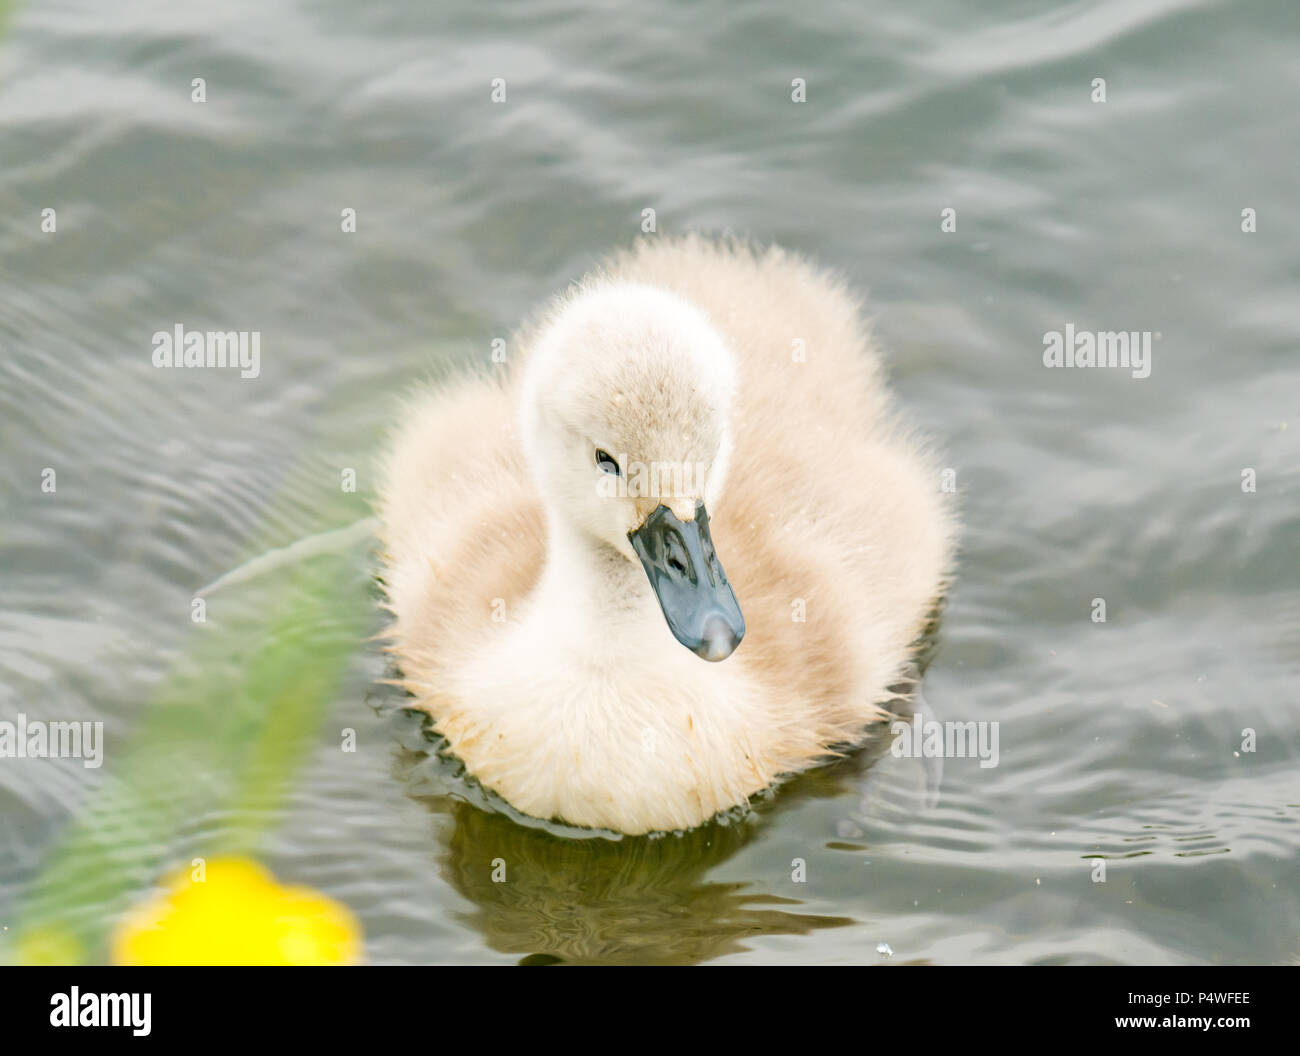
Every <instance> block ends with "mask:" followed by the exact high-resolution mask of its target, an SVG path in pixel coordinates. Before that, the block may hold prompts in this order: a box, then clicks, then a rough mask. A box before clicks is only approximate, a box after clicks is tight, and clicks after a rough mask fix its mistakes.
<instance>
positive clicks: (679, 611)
mask: <svg viewBox="0 0 1300 1056" xmlns="http://www.w3.org/2000/svg"><path fill="white" fill-rule="evenodd" d="M627 537H628V540H629V541H630V542H631V543H632V549H633V550H635V551H636V554H637V557H639V558H640V559H641V564H642V565H643V566H645V571H646V575H647V576H649V577H650V586H651V587H652V588H654V592H655V597H657V598H658V599H659V607H660V608H661V609H663V613H664V619H666V620H667V621H668V629H669V630H670V631H672V632H673V637H674V638H676V639H677V640H678V641H679V642H681V643H682V645H684V646H686V648H687V649H689V650H690V651H691V652H693V653H694V654H695V655H696V656H700V657H703V658H704V659H705V660H713V661H717V660H725V659H726V658H727V657H729V656H730V655H731V654H732V653H733V652H735V651H736V646H738V645H739V644H740V640H741V639H742V638H744V637H745V617H744V615H743V614H742V613H741V611H740V603H739V602H737V601H736V595H735V592H734V591H733V590H732V589H731V584H730V583H729V582H727V574H726V573H725V572H724V571H723V570H722V565H721V564H720V563H719V561H718V555H717V554H716V553H714V551H713V539H712V538H711V537H710V535H709V515H708V513H707V512H706V511H705V509H704V503H702V502H701V503H697V504H696V507H695V520H693V521H680V520H678V519H677V515H676V514H675V513H673V511H672V510H670V509H669V508H668V507H667V506H663V505H660V506H657V507H655V510H654V512H653V513H651V514H650V516H649V517H647V518H646V519H645V523H643V524H642V525H641V527H640V528H637V529H636V530H635V531H632V532H628V535H627Z"/></svg>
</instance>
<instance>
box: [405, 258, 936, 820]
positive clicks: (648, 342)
mask: <svg viewBox="0 0 1300 1056" xmlns="http://www.w3.org/2000/svg"><path fill="white" fill-rule="evenodd" d="M520 345H521V347H522V348H523V349H524V352H523V355H522V356H521V357H520V364H519V366H518V367H517V368H514V367H513V365H512V369H511V371H509V372H508V373H506V374H505V375H504V376H503V377H501V378H498V379H494V380H485V379H480V378H473V379H466V380H463V381H461V382H459V383H457V384H455V385H452V386H450V387H444V388H442V389H440V390H438V391H436V392H426V393H423V394H422V395H420V396H417V397H416V399H415V400H414V401H413V402H412V403H411V404H410V405H409V406H408V408H407V411H406V414H405V416H404V420H403V421H402V422H401V423H400V425H399V427H398V429H397V431H396V433H395V436H394V440H393V443H392V446H391V449H390V451H389V453H388V456H387V459H386V462H385V466H384V473H383V485H382V488H381V496H382V498H381V501H380V510H379V513H380V518H381V521H382V523H383V530H382V531H383V543H384V549H385V564H386V569H385V582H386V585H387V591H388V605H389V608H390V610H391V612H392V614H393V616H394V620H393V624H392V626H391V629H390V637H391V641H392V646H391V648H392V651H393V652H394V653H395V654H396V656H397V658H398V662H399V664H400V666H401V669H402V672H403V675H404V680H403V684H404V685H406V686H407V687H408V688H409V689H410V690H411V692H412V693H413V694H414V695H415V698H416V700H415V703H416V705H417V706H418V707H420V708H422V709H424V710H426V711H428V712H429V713H430V714H431V715H432V716H433V718H434V720H435V727H436V729H437V730H438V731H439V732H440V733H442V734H443V735H444V736H445V737H446V739H447V741H448V744H449V747H450V749H451V750H452V751H453V752H454V753H455V754H456V755H457V756H458V757H459V758H460V759H461V760H462V761H463V762H464V763H465V766H466V767H467V769H468V771H469V772H470V773H471V774H473V775H474V776H475V777H476V778H477V779H478V780H479V781H481V782H482V783H483V784H484V785H486V786H487V787H488V788H491V789H493V790H494V791H496V792H497V793H499V794H500V795H501V796H503V797H504V798H505V799H507V800H509V801H510V802H511V803H512V804H514V806H515V807H517V808H518V809H519V810H521V811H523V812H525V813H527V814H531V815H534V816H537V817H541V818H558V819H561V820H563V821H566V822H569V823H571V824H575V825H585V826H595V827H600V828H608V829H614V830H617V831H620V832H624V833H631V834H637V833H646V832H651V831H656V830H670V829H682V828H689V827H691V826H694V825H698V824H699V823H701V822H703V821H705V820H707V819H708V818H709V817H710V816H712V815H713V814H715V813H717V812H718V811H720V810H725V809H727V808H729V807H732V806H735V805H737V804H740V803H743V802H744V801H745V800H746V799H747V798H748V797H749V796H751V795H753V794H754V793H756V792H758V791H760V790H762V789H764V788H766V787H767V786H768V785H770V784H771V783H772V782H773V781H774V780H775V779H776V778H778V777H779V776H780V775H782V774H786V773H790V772H793V771H797V770H800V769H804V768H806V767H808V766H810V765H813V764H815V763H817V762H818V761H819V760H822V759H825V758H826V757H827V755H828V754H829V753H830V751H831V750H832V748H833V747H834V746H836V745H844V744H848V743H853V742H855V741H860V740H861V739H862V738H863V737H864V735H865V734H866V733H867V731H868V727H869V726H870V725H871V724H872V723H873V722H875V721H876V720H879V719H880V718H881V717H882V716H883V712H882V711H881V709H880V708H879V706H878V705H879V703H880V702H882V701H884V700H887V699H889V697H890V696H891V694H890V687H891V686H894V685H896V684H897V683H898V682H899V680H900V679H902V678H904V677H905V676H906V674H907V671H908V666H909V662H910V660H911V656H912V650H913V646H914V644H915V643H916V641H917V638H918V636H919V635H920V633H921V631H922V629H923V627H924V624H925V621H926V618H927V616H928V614H929V612H930V609H931V607H932V605H933V603H934V601H935V599H936V598H937V596H938V594H939V592H940V591H941V589H942V587H943V584H944V580H945V577H946V575H947V573H948V571H949V567H950V562H951V558H952V547H953V535H954V529H953V520H952V516H951V513H950V510H949V509H948V507H947V505H946V504H945V502H944V501H943V500H944V496H943V494H942V493H941V491H940V488H939V478H938V474H937V473H936V472H935V469H934V467H933V466H932V465H931V463H930V461H929V460H928V458H927V457H926V456H925V455H924V454H923V452H922V450H921V449H920V448H919V447H918V445H917V444H916V443H915V442H914V441H913V440H912V439H910V438H909V436H908V435H907V434H906V433H904V432H902V431H900V429H899V426H898V424H897V422H896V421H895V419H894V415H893V412H892V410H891V408H890V403H889V398H888V395H887V393H886V391H885V389H884V387H883V380H882V378H881V372H880V366H879V363H878V359H877V356H876V353H875V351H874V349H873V347H872V345H871V343H870V339H869V337H868V335H867V333H866V330H865V328H864V326H863V324H862V322H861V320H860V318H859V316H858V310H857V304H856V302H855V301H854V300H853V299H852V298H851V297H850V296H849V295H848V294H847V293H846V292H845V290H844V289H843V287H842V285H841V284H840V283H839V282H838V281H837V280H836V279H834V278H832V277H830V276H828V275H827V274H825V273H823V272H821V271H819V270H817V269H815V268H814V267H812V266H811V265H810V264H808V263H806V262H805V261H803V260H801V259H799V258H797V257H794V256H791V255H789V254H786V253H783V252H782V251H780V250H777V249H770V250H767V251H765V252H754V251H751V250H749V249H747V248H742V247H736V246H733V245H730V244H718V243H714V242H711V241H708V240H705V239H702V238H696V237H691V238H686V239H681V240H664V241H654V242H647V243H644V244H642V245H640V246H639V247H637V248H636V249H635V250H632V251H630V252H628V253H625V254H622V255H619V256H616V257H615V258H613V259H612V260H611V261H610V262H608V264H607V265H606V266H605V267H604V268H602V269H600V270H599V271H597V272H595V273H593V274H592V275H590V276H588V277H587V279H585V280H584V281H583V283H582V284H581V285H580V286H579V287H578V288H577V289H576V290H575V291H573V292H571V293H569V294H566V295H564V296H561V297H560V298H558V300H557V301H556V302H555V303H554V304H553V305H552V306H551V307H550V309H549V310H548V312H547V313H546V314H545V315H544V316H543V317H542V319H541V321H540V323H539V325H537V326H536V327H535V328H534V329H533V330H532V331H531V332H529V333H527V334H525V335H523V337H522V339H521V342H520ZM724 569H725V571H724Z"/></svg>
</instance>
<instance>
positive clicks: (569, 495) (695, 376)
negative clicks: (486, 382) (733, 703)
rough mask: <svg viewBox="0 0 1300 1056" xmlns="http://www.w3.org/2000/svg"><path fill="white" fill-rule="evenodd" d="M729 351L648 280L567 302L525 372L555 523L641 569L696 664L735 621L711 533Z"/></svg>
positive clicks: (527, 420) (724, 448)
mask: <svg viewBox="0 0 1300 1056" xmlns="http://www.w3.org/2000/svg"><path fill="white" fill-rule="evenodd" d="M734 388H735V372H734V366H733V364H732V360H731V354H730V352H729V350H728V348H727V345H726V342H725V341H724V339H723V338H722V336H721V335H720V334H719V333H718V332H717V330H716V329H714V327H713V325H712V324H711V323H710V321H709V319H708V317H707V316H706V315H705V314H704V313H703V312H701V311H700V310H699V309H698V308H696V307H694V306H693V305H691V304H690V303H688V302H687V301H685V300H684V299H682V298H681V297H679V296H677V295H675V294H673V293H670V292H668V291H666V290H662V289H659V288H656V287H653V286H646V285H641V284H636V283H622V282H609V283H603V284H600V285H597V286H594V287H590V288H586V289H583V290H580V291H578V292H577V293H575V294H573V295H570V296H568V297H566V298H565V299H564V300H563V301H562V302H561V303H560V304H559V305H558V307H557V308H556V309H555V310H554V311H553V312H552V314H551V316H550V317H549V319H548V320H547V321H546V323H545V325H544V326H543V327H542V329H541V331H540V332H539V334H538V337H537V340H536V342H535V344H534V347H533V349H532V352H531V354H530V358H529V361H528V364H527V366H526V368H525V373H524V378H523V397H522V403H521V423H520V424H521V428H522V435H523V440H524V447H525V451H526V453H527V457H528V464H529V469H530V472H531V474H532V476H533V479H534V481H535V483H536V485H537V487H538V489H539V491H540V493H541V495H542V498H543V501H544V502H545V504H546V506H547V509H548V512H549V514H550V518H551V523H552V524H553V525H555V526H556V527H555V530H559V531H564V530H570V531H576V532H578V533H580V534H581V535H582V536H585V537H586V538H587V539H589V540H591V541H593V542H594V543H596V544H598V545H604V546H608V547H609V548H610V549H612V550H613V551H615V552H617V553H618V554H621V555H622V556H623V557H624V558H626V559H627V560H629V561H633V562H639V563H640V564H641V565H642V567H644V569H645V572H646V574H647V576H648V577H649V580H650V585H651V586H652V588H653V589H654V592H655V595H656V597H657V598H658V600H659V604H660V607H661V608H662V610H663V613H664V617H665V619H667V621H668V626H669V629H670V630H671V631H672V632H673V635H674V636H675V637H676V638H677V640H678V641H679V642H681V643H682V644H683V645H685V646H686V647H687V648H689V649H691V650H692V651H693V652H695V653H696V654H697V655H699V656H702V657H703V658H704V659H706V660H723V659H726V657H728V656H730V655H731V653H732V652H733V651H734V650H735V648H736V646H737V645H739V644H740V639H741V638H742V637H743V636H744V633H745V622H744V617H743V616H742V615H741V612H740V606H739V604H738V603H737V601H736V597H735V594H734V593H733V592H732V590H731V586H730V584H729V583H728V581H727V578H726V574H725V573H724V572H723V569H722V565H721V564H720V563H719V561H718V558H717V555H716V554H715V553H714V550H713V541H712V538H711V537H710V534H709V524H708V512H707V507H708V505H709V504H711V503H714V502H716V501H717V499H718V498H719V496H720V495H721V490H722V485H723V482H724V479H725V475H726V469H727V458H728V453H729V451H730V447H731V439H730V435H729V430H728V414H729V410H730V406H731V400H732V394H733V391H734Z"/></svg>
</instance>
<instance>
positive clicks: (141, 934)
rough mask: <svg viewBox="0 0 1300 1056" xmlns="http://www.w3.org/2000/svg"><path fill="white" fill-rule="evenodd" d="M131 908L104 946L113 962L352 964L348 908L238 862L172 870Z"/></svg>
mask: <svg viewBox="0 0 1300 1056" xmlns="http://www.w3.org/2000/svg"><path fill="white" fill-rule="evenodd" d="M164 887H165V890H164V891H163V892H162V893H161V894H159V895H157V896H156V897H154V898H151V899H150V900H149V901H147V902H145V903H143V904H142V905H139V906H137V907H136V908H135V909H133V910H131V911H130V912H129V913H127V915H126V916H125V917H123V918H122V920H121V921H120V922H119V923H118V926H117V928H116V930H115V931H114V933H113V937H112V940H111V942H110V945H109V950H110V957H111V959H112V961H113V963H114V964H355V963H357V962H358V961H359V960H360V958H361V929H360V927H359V925H358V924H357V921H356V918H355V917H354V916H353V915H352V913H351V911H349V910H348V908H347V907H346V906H344V905H342V904H341V903H339V902H335V901H334V900H333V899H331V898H327V897H326V896H325V895H322V894H321V893H320V892H319V891H313V890H312V889H311V888H309V887H284V886H282V885H280V884H278V883H276V880H275V877H273V876H272V875H271V874H270V873H269V872H268V871H267V870H266V869H264V868H263V867H262V866H260V865H258V864H257V863H256V862H251V861H249V860H247V859H245V858H215V859H213V860H212V861H209V862H207V863H206V865H196V867H195V868H194V869H179V870H177V871H176V872H175V873H173V874H171V875H170V876H168V877H167V878H166V879H165V880H164Z"/></svg>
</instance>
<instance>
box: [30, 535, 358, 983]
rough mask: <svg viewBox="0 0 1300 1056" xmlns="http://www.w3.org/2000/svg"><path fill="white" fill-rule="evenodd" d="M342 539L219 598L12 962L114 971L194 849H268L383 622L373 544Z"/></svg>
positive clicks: (37, 888) (40, 893)
mask: <svg viewBox="0 0 1300 1056" xmlns="http://www.w3.org/2000/svg"><path fill="white" fill-rule="evenodd" d="M353 512H355V511H353ZM362 527H364V525H362ZM336 535H337V540H336V541H335V544H334V545H333V546H332V547H330V546H327V547H320V546H316V547H310V548H307V549H306V550H305V551H304V550H303V549H302V548H297V549H296V550H287V551H284V552H285V553H289V554H291V555H292V556H291V559H289V560H287V561H280V562H276V563H274V564H273V567H269V568H267V567H264V566H265V565H266V562H265V561H264V560H262V561H260V565H259V571H258V573H257V575H255V576H253V577H251V578H249V577H240V580H239V582H238V583H237V584H235V585H229V586H225V587H222V588H221V589H220V590H218V591H217V592H216V593H214V594H213V595H212V596H211V597H209V598H208V599H207V600H206V605H207V613H206V615H207V620H206V622H205V623H200V624H197V625H195V627H194V629H193V631H192V635H191V641H190V643H189V648H188V649H187V651H186V653H185V655H184V656H183V658H182V660H181V661H180V663H178V665H177V666H176V668H175V669H174V670H173V671H172V672H171V673H170V674H169V675H168V677H167V679H166V680H165V682H164V684H163V686H162V687H161V689H160V690H159V692H158V695H157V697H156V698H155V699H154V700H153V701H152V703H151V704H150V705H149V707H148V709H147V710H146V711H145V713H144V715H143V717H142V719H141V720H140V722H139V724H138V725H137V727H136V728H135V729H134V730H133V731H132V732H131V735H130V742H129V744H128V745H127V746H126V747H125V749H119V750H117V751H111V749H112V745H111V744H110V745H109V750H106V752H105V764H104V779H103V783H102V785H101V786H100V787H99V788H98V789H97V790H96V791H95V792H94V793H93V798H92V799H91V801H90V802H89V803H88V804H87V805H86V807H85V808H84V809H83V810H82V811H81V812H80V813H79V814H78V816H77V817H76V818H75V819H74V820H73V821H72V822H71V823H70V824H69V828H68V830H67V831H66V832H65V833H64V836H63V838H62V841H61V843H60V845H59V846H58V849H57V850H56V851H55V852H54V854H53V855H52V856H51V857H50V858H49V859H48V860H47V862H46V864H45V867H44V869H43V870H42V871H41V873H40V874H39V875H38V877H37V878H36V880H35V882H34V883H33V885H32V887H31V889H30V891H29V893H28V897H27V899H26V902H25V904H24V906H23V907H22V910H21V912H20V914H19V917H18V921H19V925H18V928H17V929H16V933H15V932H11V938H12V940H13V942H14V945H15V950H14V951H12V952H11V953H10V955H9V956H10V957H11V958H12V957H13V956H14V955H15V953H16V956H17V958H18V959H22V960H28V961H31V960H49V961H53V962H56V963H68V962H69V961H70V960H75V961H80V962H85V961H87V960H95V959H98V958H99V957H100V954H101V951H102V949H103V944H104V941H105V939H106V936H107V935H108V932H109V930H110V929H111V927H112V925H113V923H114V921H115V920H116V918H117V916H118V915H119V914H120V912H121V911H122V910H123V909H124V908H125V907H126V905H127V904H128V902H129V901H130V900H131V898H132V897H133V896H139V895H140V894H141V893H142V892H143V891H145V890H146V889H147V888H148V887H149V885H151V884H152V883H153V882H155V881H156V880H157V878H158V876H159V874H160V873H161V872H163V871H164V870H165V869H167V868H171V867H174V866H175V865H176V864H178V863H177V859H178V857H179V854H180V851H181V847H180V846H178V844H188V845H189V846H188V849H187V850H186V851H185V857H184V860H185V861H188V859H189V856H190V854H191V853H193V854H199V855H215V854H225V853H242V854H249V853H251V852H253V851H254V850H255V849H256V847H257V846H258V844H259V842H260V840H261V838H262V836H263V835H264V834H265V832H266V830H267V829H268V827H269V826H270V825H272V824H273V823H274V822H275V821H276V820H278V817H279V816H280V812H281V809H282V807H283V803H284V799H285V796H286V794H287V792H288V790H289V788H290V787H291V783H292V781H293V778H294V777H295V775H296V774H297V773H298V771H299V769H300V767H301V764H302V763H303V761H304V759H305V757H306V755H307V753H308V752H309V750H310V749H311V748H312V746H313V745H314V744H315V743H317V740H318V738H319V736H320V733H321V725H322V722H323V720H324V718H325V717H326V715H327V714H328V711H329V709H330V707H331V706H332V704H333V703H334V701H335V700H336V698H337V696H338V691H339V686H340V682H341V680H342V679H343V676H344V674H345V672H346V668H347V666H348V662H349V660H350V658H352V657H353V656H355V655H356V654H357V650H358V647H359V645H360V644H361V642H362V640H363V637H364V636H365V634H366V633H367V631H368V628H369V626H370V625H371V622H372V618H373V613H374V605H373V602H372V600H371V597H370V589H369V575H368V564H369V563H368V561H366V560H365V558H364V553H365V546H364V544H363V543H362V542H361V541H360V540H361V539H363V538H365V537H366V535H365V533H364V532H362V533H357V532H351V533H336ZM304 553H305V556H303V555H304ZM253 563H254V564H259V559H256V558H255V559H254V562H253ZM232 578H234V577H232ZM196 822H199V823H201V825H202V831H200V832H198V833H194V832H193V831H192V830H193V829H194V827H195V823H196ZM187 829H188V830H191V831H190V834H189V836H188V838H187V839H182V838H181V836H182V834H184V833H186V831H187Z"/></svg>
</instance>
